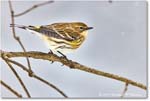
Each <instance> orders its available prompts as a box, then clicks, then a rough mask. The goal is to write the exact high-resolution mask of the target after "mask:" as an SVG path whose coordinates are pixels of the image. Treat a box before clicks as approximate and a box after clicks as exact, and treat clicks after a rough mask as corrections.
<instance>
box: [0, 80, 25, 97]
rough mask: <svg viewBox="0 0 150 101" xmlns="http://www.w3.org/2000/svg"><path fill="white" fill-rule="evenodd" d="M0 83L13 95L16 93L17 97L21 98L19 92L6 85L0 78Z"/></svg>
mask: <svg viewBox="0 0 150 101" xmlns="http://www.w3.org/2000/svg"><path fill="white" fill-rule="evenodd" d="M0 83H1V85H3V86H4V87H5V88H7V89H8V90H9V91H10V92H12V93H13V94H14V95H16V96H17V97H18V98H22V95H21V94H19V93H18V92H17V91H16V90H14V89H13V88H11V87H10V86H9V85H7V84H6V83H5V82H4V81H2V80H0Z"/></svg>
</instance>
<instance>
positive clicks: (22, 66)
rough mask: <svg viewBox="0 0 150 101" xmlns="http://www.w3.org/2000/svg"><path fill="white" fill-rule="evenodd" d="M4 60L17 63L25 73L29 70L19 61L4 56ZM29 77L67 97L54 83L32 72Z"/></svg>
mask: <svg viewBox="0 0 150 101" xmlns="http://www.w3.org/2000/svg"><path fill="white" fill-rule="evenodd" d="M5 60H7V61H8V62H10V63H13V64H15V65H17V66H18V67H20V68H21V69H23V70H24V71H26V72H27V73H28V72H29V69H28V68H27V67H25V66H24V65H22V64H20V63H19V62H16V61H13V60H11V59H8V58H5ZM30 77H33V78H35V79H37V80H39V81H41V82H43V83H44V84H46V85H48V86H49V87H52V88H53V89H55V90H56V91H57V92H59V93H60V94H61V95H62V96H64V97H65V98H68V97H67V95H66V94H65V93H64V92H63V91H62V90H60V89H59V88H58V87H56V86H55V85H53V84H51V83H49V82H48V81H46V80H44V79H43V78H41V77H39V76H37V75H36V74H34V73H32V76H30Z"/></svg>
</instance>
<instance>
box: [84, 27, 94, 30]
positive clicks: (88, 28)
mask: <svg viewBox="0 0 150 101" xmlns="http://www.w3.org/2000/svg"><path fill="white" fill-rule="evenodd" d="M90 29H93V27H87V28H86V29H85V30H90Z"/></svg>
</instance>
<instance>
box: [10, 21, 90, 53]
mask: <svg viewBox="0 0 150 101" xmlns="http://www.w3.org/2000/svg"><path fill="white" fill-rule="evenodd" d="M12 26H14V27H18V28H22V29H25V30H27V31H29V32H31V33H33V34H36V35H38V36H39V37H41V38H42V39H43V40H44V42H45V43H46V45H47V46H48V48H49V49H50V50H51V51H52V52H59V53H62V54H66V53H70V52H73V51H74V50H76V49H77V48H79V47H80V46H81V44H82V43H83V42H84V40H85V39H86V37H87V30H89V29H92V28H93V27H88V26H87V25H86V24H84V23H82V22H70V23H54V24H51V25H42V26H24V25H16V24H14V25H12V24H11V27H12Z"/></svg>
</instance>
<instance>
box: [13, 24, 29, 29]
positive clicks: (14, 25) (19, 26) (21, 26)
mask: <svg viewBox="0 0 150 101" xmlns="http://www.w3.org/2000/svg"><path fill="white" fill-rule="evenodd" d="M10 27H18V28H21V29H26V28H28V26H24V25H18V24H10Z"/></svg>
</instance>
